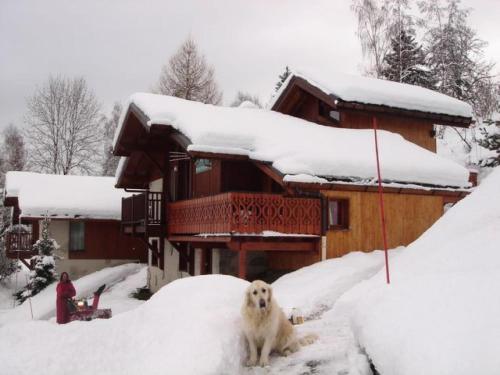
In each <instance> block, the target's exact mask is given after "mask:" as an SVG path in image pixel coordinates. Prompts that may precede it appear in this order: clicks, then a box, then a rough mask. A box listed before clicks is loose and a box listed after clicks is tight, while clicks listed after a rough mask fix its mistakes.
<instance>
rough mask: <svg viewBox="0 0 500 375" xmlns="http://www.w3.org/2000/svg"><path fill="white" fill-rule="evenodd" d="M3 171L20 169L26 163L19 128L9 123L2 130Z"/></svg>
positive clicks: (22, 138)
mask: <svg viewBox="0 0 500 375" xmlns="http://www.w3.org/2000/svg"><path fill="white" fill-rule="evenodd" d="M2 154H3V165H2V169H3V172H7V171H22V170H23V169H24V166H25V165H26V148H25V145H24V137H23V135H22V133H21V132H20V131H19V129H18V128H17V127H16V126H15V125H13V124H9V126H7V127H6V128H5V129H4V131H3V145H2Z"/></svg>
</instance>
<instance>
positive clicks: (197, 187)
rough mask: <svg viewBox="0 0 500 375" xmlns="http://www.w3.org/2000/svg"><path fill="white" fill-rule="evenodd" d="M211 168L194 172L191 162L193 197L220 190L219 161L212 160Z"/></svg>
mask: <svg viewBox="0 0 500 375" xmlns="http://www.w3.org/2000/svg"><path fill="white" fill-rule="evenodd" d="M211 162H212V168H211V169H210V170H208V171H205V172H201V173H196V171H195V169H196V168H195V166H194V163H192V164H193V195H192V196H193V198H199V197H206V196H209V195H214V194H217V193H220V191H221V182H220V181H221V162H220V160H212V161H211Z"/></svg>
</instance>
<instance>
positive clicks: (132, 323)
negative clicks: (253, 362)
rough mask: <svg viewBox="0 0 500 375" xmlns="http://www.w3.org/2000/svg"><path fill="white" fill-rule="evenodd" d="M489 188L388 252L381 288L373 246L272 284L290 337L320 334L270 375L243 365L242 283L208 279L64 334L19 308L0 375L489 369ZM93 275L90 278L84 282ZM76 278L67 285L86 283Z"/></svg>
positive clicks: (1, 334)
mask: <svg viewBox="0 0 500 375" xmlns="http://www.w3.org/2000/svg"><path fill="white" fill-rule="evenodd" d="M499 193H500V168H497V169H496V170H494V171H493V172H492V173H491V175H490V176H489V177H487V178H486V179H485V181H484V182H483V183H482V185H480V186H479V187H478V188H477V189H476V191H475V192H474V193H472V194H471V195H470V196H469V197H467V198H465V199H464V200H462V201H461V202H459V203H458V204H457V205H455V207H453V208H452V209H450V210H448V211H447V213H446V214H445V215H444V216H443V217H442V218H441V219H440V220H439V221H438V222H437V223H436V224H435V225H434V226H433V227H432V228H430V229H429V230H428V231H427V232H426V233H424V235H423V236H421V238H419V239H418V240H417V241H415V242H414V243H413V244H411V245H410V246H408V247H407V248H406V249H401V250H392V251H391V252H390V261H391V282H392V283H391V285H386V284H385V279H384V271H383V260H384V257H383V253H382V252H380V251H375V252H372V253H366V254H365V253H351V254H348V255H346V256H344V257H342V258H339V259H332V260H328V261H325V262H322V263H317V264H314V265H312V266H309V267H306V268H303V269H301V270H298V271H296V272H293V273H290V274H288V275H285V276H283V277H282V278H281V279H279V280H277V281H276V282H275V283H274V284H273V287H274V291H275V296H276V298H277V301H278V303H279V304H280V305H281V306H282V307H283V308H284V309H285V310H286V311H290V310H291V309H292V308H299V309H300V310H301V311H302V312H303V314H304V316H305V317H306V322H305V323H304V324H302V325H299V326H296V327H297V331H298V333H299V335H304V334H306V333H315V334H317V335H318V336H319V338H318V340H317V341H316V342H315V343H314V344H312V345H310V346H307V347H304V348H302V349H301V350H300V351H299V352H297V353H294V354H292V355H291V356H289V357H278V356H272V358H271V364H270V366H269V367H267V368H258V367H256V368H246V367H243V365H242V363H243V362H244V360H245V357H246V348H245V343H244V340H243V337H242V334H241V321H240V306H241V303H242V301H243V295H244V290H245V288H246V287H247V285H248V283H247V282H246V281H243V280H240V279H237V278H234V277H230V276H223V275H206V276H197V277H190V278H185V279H181V280H177V281H175V282H173V283H171V284H169V285H167V286H165V287H163V288H162V289H161V290H160V291H159V292H158V293H156V294H155V295H154V296H153V297H152V298H151V299H150V300H149V301H147V302H145V303H142V304H141V303H140V302H137V305H129V306H128V307H127V308H124V310H127V309H128V308H129V307H130V310H128V311H124V312H122V313H121V314H115V315H114V316H113V318H112V319H110V320H95V321H91V322H72V323H70V324H67V325H63V326H60V325H57V324H55V323H54V322H53V321H52V320H50V316H51V314H52V315H53V306H52V307H51V308H52V310H51V311H52V312H50V311H48V309H47V311H46V312H45V313H44V314H41V315H40V316H39V317H42V318H45V319H47V318H49V320H43V319H42V320H35V321H31V320H29V319H26V318H25V317H24V318H23V319H19V318H18V317H17V316H18V315H23V316H25V315H26V311H25V310H23V309H22V306H21V307H20V308H17V309H14V310H12V311H11V312H9V313H7V314H4V315H3V317H1V319H2V322H3V324H2V323H0V324H2V325H1V326H0V370H1V371H0V373H6V374H32V373H37V374H51V375H53V374H56V375H57V374H67V373H71V374H75V375H78V374H86V373H105V374H120V375H126V374H138V373H141V374H148V375H154V374H181V375H182V374H249V375H261V374H292V375H295V374H342V375H347V374H352V375H370V374H371V370H370V367H369V359H370V360H371V361H372V362H373V364H374V365H375V366H376V368H377V370H378V371H379V372H380V373H381V374H383V375H396V374H397V375H401V374H405V375H406V374H408V375H413V374H431V375H432V374H439V375H441V374H453V375H457V374H459V375H460V374H464V375H465V374H481V375H489V374H492V375H493V374H498V369H500V356H498V349H499V348H500V320H499V319H498V317H499V316H500V299H499V298H497V295H498V285H500V273H499V272H498V270H499V269H500V252H499V250H498V249H499V247H498V244H499V243H500V230H499V228H500V194H499ZM140 272H144V271H142V270H139V269H138V270H137V273H134V272H132V275H131V276H129V277H128V278H127V279H125V281H123V282H122V283H117V284H115V289H114V291H113V288H112V289H111V290H110V292H109V293H107V294H106V295H103V297H102V304H103V305H106V306H111V307H112V308H113V309H114V310H115V309H116V310H117V312H118V310H119V308H118V307H115V306H116V305H115V306H113V302H112V301H113V299H115V300H116V304H117V305H120V306H122V307H123V306H125V305H124V304H123V302H122V301H123V300H124V299H126V297H125V296H126V295H128V290H131V289H132V287H134V288H135V287H138V286H141V285H139V282H138V281H139V280H138V279H140V277H139V273H140ZM129 274H130V272H129ZM96 275H97V274H93V275H91V276H89V278H90V279H94V281H92V283H94V284H95V285H94V287H95V286H96V285H97V283H95V279H96V278H97V276H96ZM141 277H142V276H141ZM103 279H104V277H103ZM115 279H116V278H115ZM80 280H81V279H80ZM80 280H78V281H76V283H77V290H78V289H79V288H81V289H85V285H87V289H88V290H89V291H91V290H92V289H93V288H90V287H89V286H88V285H89V284H90V281H88V280H87V284H86V283H85V282H82V283H81V284H78V283H79V282H80ZM53 294H54V293H53V291H52V294H51V295H50V301H51V304H52V305H53ZM35 298H36V297H35ZM40 298H41V297H40ZM47 299H48V297H47ZM39 305H40V304H39ZM14 316H16V317H14ZM18 353H23V355H18ZM56 356H57V357H56Z"/></svg>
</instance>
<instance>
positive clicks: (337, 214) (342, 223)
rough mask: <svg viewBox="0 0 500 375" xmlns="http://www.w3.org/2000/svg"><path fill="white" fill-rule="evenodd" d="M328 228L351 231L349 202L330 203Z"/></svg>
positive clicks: (334, 200) (332, 200)
mask: <svg viewBox="0 0 500 375" xmlns="http://www.w3.org/2000/svg"><path fill="white" fill-rule="evenodd" d="M328 227H329V228H330V229H349V200H347V199H331V200H329V201H328Z"/></svg>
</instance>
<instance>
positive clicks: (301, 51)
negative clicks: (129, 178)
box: [0, 0, 500, 127]
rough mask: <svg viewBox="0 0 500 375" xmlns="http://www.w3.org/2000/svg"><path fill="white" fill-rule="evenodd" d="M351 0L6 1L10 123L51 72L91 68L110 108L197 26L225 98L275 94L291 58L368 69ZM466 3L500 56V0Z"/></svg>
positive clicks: (2, 90)
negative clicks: (351, 8)
mask: <svg viewBox="0 0 500 375" xmlns="http://www.w3.org/2000/svg"><path fill="white" fill-rule="evenodd" d="M350 3H351V2H350V0H342V1H333V0H314V1H304V0H287V1H285V0H255V1H244V0H219V1H208V0H205V1H201V0H198V1H196V0H182V1H171V0H169V1H159V0H157V1H137V0H114V1H112V0H85V1H81V0H80V1H77V0H71V1H68V0H44V1H37V0H25V1H23V0H0V127H3V126H5V125H6V124H8V123H9V122H13V123H15V124H18V125H22V116H23V114H24V112H25V99H26V97H28V96H29V95H31V93H32V92H33V91H34V89H35V87H36V85H39V84H42V83H43V82H44V81H45V80H46V79H47V77H48V76H49V74H53V75H57V74H62V75H66V76H77V75H82V76H84V77H85V78H86V79H87V81H88V83H89V86H90V87H91V88H92V89H93V90H94V92H95V94H96V95H97V97H98V99H99V100H100V101H101V102H102V104H103V110H104V111H106V112H109V111H110V109H111V107H112V105H113V102H114V101H121V102H124V101H125V100H126V99H127V97H128V96H130V94H132V93H133V92H136V91H148V90H150V88H151V87H152V86H153V85H154V83H155V82H156V80H157V78H158V75H159V72H160V69H161V66H162V65H163V64H164V63H165V62H166V61H167V60H168V58H169V56H171V55H172V53H174V52H175V50H176V49H177V48H178V47H179V45H180V44H181V43H182V41H183V40H184V39H185V38H186V37H187V36H188V35H189V34H191V35H192V36H193V37H194V39H195V40H196V41H197V42H198V44H199V46H200V48H201V50H202V51H203V53H204V54H205V56H206V57H207V60H208V61H209V62H210V63H211V64H212V65H213V66H214V67H215V70H216V77H217V80H218V82H219V84H220V86H221V88H222V90H223V91H224V103H229V102H230V101H231V100H232V99H233V97H234V95H235V93H236V92H237V91H238V90H243V91H247V92H250V93H252V94H257V95H259V96H260V98H261V100H263V101H264V102H265V101H267V99H268V96H269V94H270V92H271V90H272V88H273V87H274V84H275V82H276V80H277V76H278V74H280V73H281V71H282V70H283V68H284V66H285V65H290V66H292V67H313V68H314V69H322V70H325V71H328V70H335V71H341V72H347V73H358V72H359V71H360V68H361V67H362V56H361V48H360V46H359V42H358V40H357V39H356V36H355V30H356V21H355V18H354V15H353V14H352V12H351V11H350V8H349V7H350ZM464 3H465V4H466V5H468V6H471V7H474V9H475V10H474V12H473V14H472V16H471V20H470V23H471V24H472V26H473V27H474V28H475V29H476V30H477V31H478V32H479V35H480V36H481V37H482V38H483V39H485V40H486V41H488V42H489V46H488V48H487V50H486V52H487V56H488V58H489V59H492V60H494V61H495V62H497V64H500V37H499V35H500V26H499V24H498V17H499V15H500V1H498V0H478V1H473V0H468V1H464ZM497 68H498V67H497ZM497 70H498V69H497Z"/></svg>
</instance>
